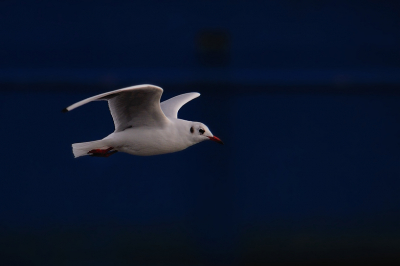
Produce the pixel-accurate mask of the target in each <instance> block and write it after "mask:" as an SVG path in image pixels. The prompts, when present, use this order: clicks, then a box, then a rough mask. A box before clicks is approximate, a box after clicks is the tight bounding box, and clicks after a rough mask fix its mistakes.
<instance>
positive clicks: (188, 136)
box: [63, 84, 223, 158]
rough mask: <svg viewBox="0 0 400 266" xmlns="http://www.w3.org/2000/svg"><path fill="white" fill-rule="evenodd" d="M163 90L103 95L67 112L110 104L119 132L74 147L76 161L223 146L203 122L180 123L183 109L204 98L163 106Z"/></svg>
mask: <svg viewBox="0 0 400 266" xmlns="http://www.w3.org/2000/svg"><path fill="white" fill-rule="evenodd" d="M162 93H163V89H162V88H160V87H157V86H154V85H147V84H145V85H137V86H132V87H127V88H123V89H119V90H114V91H110V92H106V93H102V94H99V95H96V96H93V97H90V98H87V99H85V100H82V101H80V102H77V103H75V104H73V105H71V106H69V107H67V108H65V109H63V112H68V111H71V110H73V109H75V108H77V107H79V106H82V105H84V104H86V103H89V102H92V101H98V100H107V101H108V106H109V108H110V112H111V116H112V118H113V120H114V125H115V131H114V132H113V133H111V134H110V135H108V136H107V137H105V138H104V139H101V140H96V141H91V142H82V143H74V144H72V151H73V153H74V156H75V158H76V157H80V156H84V155H91V156H96V157H108V156H110V155H112V154H114V153H116V152H118V151H120V152H126V153H129V154H133V155H139V156H149V155H157V154H165V153H171V152H177V151H181V150H184V149H186V148H188V147H190V146H192V145H194V144H197V143H199V142H202V141H203V140H213V141H215V142H218V143H220V144H223V142H222V141H221V140H220V139H219V138H217V137H216V136H214V135H213V134H212V133H211V131H210V130H209V129H208V127H207V126H206V125H204V124H202V123H199V122H192V121H186V120H182V119H178V111H179V109H180V108H181V107H182V106H183V105H184V104H185V103H187V102H189V101H191V100H193V99H195V98H197V97H199V96H200V93H196V92H191V93H185V94H181V95H178V96H175V97H173V98H171V99H168V100H166V101H163V102H162V103H160V99H161V95H162Z"/></svg>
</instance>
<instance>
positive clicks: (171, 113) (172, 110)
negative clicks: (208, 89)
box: [161, 92, 200, 118]
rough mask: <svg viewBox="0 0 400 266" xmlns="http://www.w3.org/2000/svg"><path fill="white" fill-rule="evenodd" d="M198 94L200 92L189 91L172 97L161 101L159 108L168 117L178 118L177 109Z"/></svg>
mask: <svg viewBox="0 0 400 266" xmlns="http://www.w3.org/2000/svg"><path fill="white" fill-rule="evenodd" d="M199 96H200V93H197V92H189V93H184V94H181V95H178V96H175V97H172V98H170V99H168V100H166V101H163V102H162V103H161V109H162V111H163V112H164V114H165V115H166V116H167V117H169V118H178V111H179V109H181V107H182V106H183V105H184V104H186V103H187V102H189V101H191V100H193V99H195V98H197V97H199Z"/></svg>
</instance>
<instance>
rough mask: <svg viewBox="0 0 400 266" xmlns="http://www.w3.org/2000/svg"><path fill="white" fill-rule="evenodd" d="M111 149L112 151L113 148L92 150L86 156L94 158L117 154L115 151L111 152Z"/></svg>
mask: <svg viewBox="0 0 400 266" xmlns="http://www.w3.org/2000/svg"><path fill="white" fill-rule="evenodd" d="M112 149H114V148H113V147H110V148H108V149H106V150H101V149H94V150H91V151H89V152H88V154H89V155H90V156H94V157H109V156H111V155H113V154H114V153H116V152H118V151H116V150H114V151H111V150H112Z"/></svg>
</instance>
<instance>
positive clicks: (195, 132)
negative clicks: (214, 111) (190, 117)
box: [188, 122, 224, 144]
mask: <svg viewBox="0 0 400 266" xmlns="http://www.w3.org/2000/svg"><path fill="white" fill-rule="evenodd" d="M188 131H189V134H190V136H191V137H190V138H191V139H192V140H193V141H194V142H196V143H198V142H201V141H203V140H212V141H215V142H217V143H219V144H224V143H223V142H222V140H220V139H219V138H218V137H216V136H214V135H213V134H212V133H211V131H210V130H209V129H208V127H207V126H206V125H204V124H203V123H199V122H192V123H191V124H190V127H189V128H188Z"/></svg>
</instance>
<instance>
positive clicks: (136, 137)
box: [104, 119, 196, 156]
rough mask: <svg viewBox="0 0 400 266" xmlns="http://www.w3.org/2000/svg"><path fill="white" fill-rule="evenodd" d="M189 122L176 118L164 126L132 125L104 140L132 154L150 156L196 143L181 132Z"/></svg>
mask: <svg viewBox="0 0 400 266" xmlns="http://www.w3.org/2000/svg"><path fill="white" fill-rule="evenodd" d="M187 124H188V121H185V120H181V119H174V120H171V122H170V123H168V124H167V125H164V126H162V127H139V128H135V127H132V128H128V129H126V130H124V131H122V132H115V133H112V134H110V135H109V136H107V137H106V138H104V141H106V142H107V146H110V147H114V149H116V150H118V151H121V152H126V153H129V154H132V155H139V156H149V155H158V154H164V153H171V152H177V151H181V150H184V149H186V148H188V147H190V146H192V145H193V144H196V143H195V142H193V141H191V140H190V139H189V138H187V137H186V136H185V134H180V133H182V132H183V131H184V130H185V125H187ZM186 128H187V126H186ZM189 128H190V127H189Z"/></svg>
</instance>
